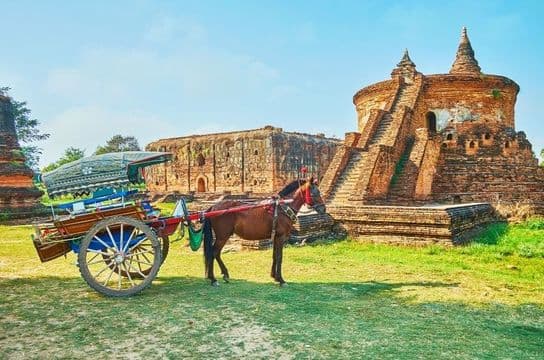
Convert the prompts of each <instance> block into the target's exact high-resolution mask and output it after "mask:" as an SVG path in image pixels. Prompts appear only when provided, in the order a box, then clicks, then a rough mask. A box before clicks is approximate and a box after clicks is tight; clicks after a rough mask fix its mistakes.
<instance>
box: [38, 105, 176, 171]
mask: <svg viewBox="0 0 544 360" xmlns="http://www.w3.org/2000/svg"><path fill="white" fill-rule="evenodd" d="M44 131H46V132H48V133H50V134H51V137H50V138H49V139H48V140H47V141H46V142H44V144H43V148H44V154H43V158H42V161H41V162H42V165H45V164H48V163H51V162H53V161H55V160H57V159H58V158H59V157H60V156H61V155H62V153H63V152H64V150H65V149H66V148H68V147H71V146H73V147H77V148H81V149H85V150H86V154H87V155H91V154H92V153H93V152H94V150H95V149H96V147H97V146H98V145H102V144H104V143H105V142H106V140H108V139H109V138H110V137H112V136H113V135H115V134H122V135H124V136H128V135H130V136H135V137H136V138H137V139H138V141H139V143H140V146H142V147H144V146H145V145H146V144H147V143H149V142H150V141H152V140H156V139H159V138H161V137H169V136H173V134H175V133H176V128H175V127H174V126H173V125H172V124H170V123H169V122H167V121H164V120H163V119H159V118H157V117H156V116H153V115H150V114H145V113H141V112H126V113H123V112H115V111H112V110H110V109H106V108H102V107H100V106H97V105H86V106H82V107H74V108H70V109H66V110H65V111H63V112H62V113H60V114H59V115H57V116H56V117H55V118H54V119H52V120H51V121H49V122H47V124H45V126H44Z"/></svg>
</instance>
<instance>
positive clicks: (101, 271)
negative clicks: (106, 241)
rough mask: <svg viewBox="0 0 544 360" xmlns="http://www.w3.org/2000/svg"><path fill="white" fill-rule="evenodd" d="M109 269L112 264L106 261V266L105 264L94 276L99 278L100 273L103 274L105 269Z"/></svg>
mask: <svg viewBox="0 0 544 360" xmlns="http://www.w3.org/2000/svg"><path fill="white" fill-rule="evenodd" d="M107 269H111V267H110V264H108V263H106V266H105V267H104V268H103V269H102V270H100V271H99V272H98V273H96V275H95V276H94V277H95V278H97V279H98V277H99V276H100V274H102V273H103V272H104V271H106V270H107Z"/></svg>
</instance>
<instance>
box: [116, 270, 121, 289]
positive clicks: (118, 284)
mask: <svg viewBox="0 0 544 360" xmlns="http://www.w3.org/2000/svg"><path fill="white" fill-rule="evenodd" d="M117 270H118V273H119V274H118V275H117V276H118V278H117V279H118V281H117V288H118V289H119V290H121V267H120V266H119V264H118V265H117Z"/></svg>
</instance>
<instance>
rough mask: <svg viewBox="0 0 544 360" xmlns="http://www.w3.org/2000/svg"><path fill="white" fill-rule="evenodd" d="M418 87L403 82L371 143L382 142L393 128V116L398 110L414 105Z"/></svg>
mask: <svg viewBox="0 0 544 360" xmlns="http://www.w3.org/2000/svg"><path fill="white" fill-rule="evenodd" d="M417 91H418V87H417V86H416V85H415V84H406V83H405V84H403V85H402V86H401V88H400V90H399V92H398V94H397V97H396V99H395V101H394V102H393V105H392V106H391V109H390V110H389V114H386V115H384V117H383V118H382V120H381V122H380V125H378V128H377V129H376V131H375V132H374V135H373V136H372V139H371V140H370V141H369V143H368V144H369V145H374V144H380V143H382V142H383V141H382V140H384V137H385V135H386V134H387V133H388V132H389V130H390V128H391V123H392V122H393V116H394V115H395V114H396V112H397V110H400V109H402V108H403V107H404V106H408V107H410V108H412V107H413V106H414V104H413V100H414V97H415V96H416V95H417Z"/></svg>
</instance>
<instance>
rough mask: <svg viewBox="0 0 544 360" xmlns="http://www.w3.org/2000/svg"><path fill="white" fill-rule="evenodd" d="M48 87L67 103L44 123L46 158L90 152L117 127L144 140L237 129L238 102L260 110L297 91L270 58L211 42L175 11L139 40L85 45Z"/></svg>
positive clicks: (53, 73) (52, 74)
mask: <svg viewBox="0 0 544 360" xmlns="http://www.w3.org/2000/svg"><path fill="white" fill-rule="evenodd" d="M210 39H212V37H210ZM46 90H47V92H48V94H47V95H48V96H54V97H55V98H56V101H57V102H58V103H63V104H65V106H64V108H63V109H60V111H59V112H58V113H56V114H53V116H51V117H50V120H44V122H43V123H44V131H46V132H50V133H51V139H50V140H49V141H47V143H45V144H44V146H43V147H44V155H43V160H42V163H43V164H46V163H49V162H51V161H54V160H56V159H57V158H58V157H59V156H60V155H61V154H62V152H63V151H64V149H66V148H67V147H69V146H75V147H79V148H85V149H86V150H87V154H91V153H92V152H93V151H94V150H95V148H96V146H97V145H99V144H103V143H104V142H105V141H106V140H107V139H108V138H110V137H111V136H112V135H114V134H117V133H119V134H123V135H132V136H136V137H137V138H138V140H139V141H140V144H141V145H142V146H145V145H146V144H147V143H148V142H150V141H153V140H157V139H159V138H162V137H175V136H182V135H187V134H192V133H206V132H220V131H230V130H236V129H237V127H236V126H240V124H242V123H244V122H243V121H241V122H240V123H237V124H234V121H232V120H234V119H233V117H236V116H238V114H239V111H240V107H241V106H242V107H246V108H250V107H253V108H254V109H253V110H252V111H254V112H257V111H260V106H259V104H261V103H263V102H276V103H277V102H280V100H282V99H284V98H285V97H288V96H292V95H293V94H295V93H297V92H298V90H297V88H296V87H294V86H291V85H289V84H286V83H284V82H283V81H282V78H281V73H280V72H279V71H278V70H277V69H276V68H275V67H273V66H271V65H270V64H268V63H267V62H266V61H265V60H263V59H259V58H257V57H255V56H252V55H249V54H243V53H237V52H233V51H229V50H228V49H223V48H221V46H214V44H209V43H208V36H207V32H206V29H204V28H203V27H202V26H200V25H199V24H197V23H194V22H191V21H187V20H182V19H175V18H171V17H161V18H159V19H157V21H155V22H153V23H152V24H151V25H150V26H149V27H148V28H147V30H146V31H145V32H144V35H143V43H142V44H141V45H139V46H136V47H133V48H103V47H102V48H87V49H85V50H83V51H82V52H81V54H80V55H79V60H78V61H77V62H76V63H74V64H72V65H69V66H63V67H59V68H56V69H51V70H50V71H49V73H48V74H47V80H46ZM221 122H222V123H221ZM245 123H246V124H247V123H248V120H247V119H246V120H245ZM194 124H197V125H196V128H195V125H194Z"/></svg>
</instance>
